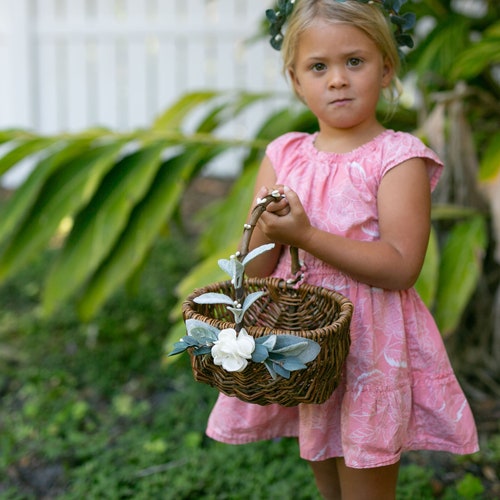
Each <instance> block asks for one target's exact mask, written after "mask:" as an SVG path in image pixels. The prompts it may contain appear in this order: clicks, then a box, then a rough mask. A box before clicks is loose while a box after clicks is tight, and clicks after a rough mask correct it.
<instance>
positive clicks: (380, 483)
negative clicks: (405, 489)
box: [337, 458, 399, 500]
mask: <svg viewBox="0 0 500 500" xmlns="http://www.w3.org/2000/svg"><path fill="white" fill-rule="evenodd" d="M337 471H338V475H339V479H340V489H341V491H342V497H341V498H342V500H359V499H361V498H362V499H363V500H394V499H395V498H396V485H397V482H398V472H399V462H398V463H395V464H392V465H386V466H384V467H374V468H372V469H353V468H351V467H347V466H346V464H345V462H344V459H343V458H338V459H337Z"/></svg>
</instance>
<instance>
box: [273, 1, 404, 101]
mask: <svg viewBox="0 0 500 500" xmlns="http://www.w3.org/2000/svg"><path fill="white" fill-rule="evenodd" d="M318 18H319V19H322V20H323V21H326V22H329V23H332V24H334V23H343V24H347V25H351V26H354V27H356V28H358V29H360V30H361V31H363V32H364V33H365V34H366V35H367V36H368V37H369V38H370V39H371V40H372V41H373V42H374V43H375V45H376V46H377V48H378V49H379V50H380V53H381V54H382V57H383V58H384V60H385V61H386V62H387V64H389V65H390V66H391V68H392V69H393V72H394V76H393V78H392V81H391V83H390V85H389V86H388V87H387V88H385V89H383V91H382V95H383V96H384V98H385V99H386V100H387V101H388V102H389V103H391V104H395V103H396V102H397V101H398V99H399V97H400V95H401V93H402V85H401V82H400V80H399V78H398V76H397V74H398V72H399V70H400V66H401V64H400V59H399V53H398V46H397V43H396V40H395V38H394V35H393V33H392V30H391V27H390V24H389V21H388V20H387V19H386V17H385V16H384V14H383V13H382V12H381V11H380V8H379V7H378V6H377V5H374V4H365V3H362V2H359V1H358V0H346V1H343V2H340V1H337V0H297V1H296V4H295V8H294V10H293V13H292V15H291V18H290V22H289V25H288V28H287V30H286V33H285V35H284V39H283V45H282V48H281V52H282V54H283V69H284V72H285V73H288V72H289V71H290V69H293V67H294V64H295V59H296V55H297V49H298V44H299V39H300V35H302V33H303V32H304V31H305V30H307V28H309V27H310V26H311V24H312V23H313V22H314V21H315V20H316V19H318Z"/></svg>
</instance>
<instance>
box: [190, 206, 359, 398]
mask: <svg viewBox="0 0 500 500" xmlns="http://www.w3.org/2000/svg"><path fill="white" fill-rule="evenodd" d="M266 201H267V202H269V201H272V200H266ZM267 204H268V203H262V204H261V206H259V207H258V208H257V209H256V210H257V211H258V212H260V213H262V211H263V210H265V206H267ZM260 213H255V214H254V213H253V214H252V215H253V216H254V215H255V216H254V217H253V219H254V220H256V219H257V218H258V216H260ZM254 225H255V223H253V224H251V225H245V229H246V230H247V231H246V233H249V234H244V238H243V240H242V252H243V253H246V252H245V250H247V249H248V242H249V240H250V236H251V231H252V229H253V226H254ZM250 226H251V227H250ZM293 250H294V253H293V255H295V258H294V259H293V261H294V265H293V267H295V266H296V262H297V257H296V256H297V252H296V249H293ZM293 271H295V270H294V269H292V272H293ZM294 274H295V273H294ZM244 290H245V293H252V292H256V291H260V290H264V291H265V292H266V295H264V296H263V297H261V298H260V299H259V300H258V301H257V302H256V303H254V304H253V305H252V306H251V308H250V309H249V310H248V311H247V312H246V314H245V325H244V327H245V329H246V331H247V332H248V334H249V335H251V336H253V337H254V338H258V337H261V336H263V335H270V334H277V335H280V334H289V335H290V334H291V335H295V336H298V337H305V338H308V339H310V340H314V341H316V342H317V343H318V344H319V345H320V347H321V350H320V353H319V355H318V356H317V357H316V359H315V360H314V361H312V362H310V363H309V364H308V366H307V368H306V369H303V370H297V371H293V372H292V373H291V376H290V378H289V379H286V378H283V377H280V376H278V377H277V378H275V379H273V378H272V377H271V375H270V374H269V372H268V370H267V368H266V367H265V365H264V364H263V363H255V362H250V363H249V364H248V366H247V367H246V368H245V369H244V370H243V371H242V372H228V371H226V370H224V369H223V368H222V367H221V366H217V365H215V364H214V363H213V358H212V356H211V355H210V354H202V355H193V354H192V352H190V355H191V365H192V368H193V374H194V378H195V380H197V381H198V382H204V383H206V384H209V385H211V386H214V387H217V389H219V391H220V392H222V393H224V394H226V395H228V396H235V397H237V398H239V399H241V400H242V401H245V402H248V403H256V404H259V405H268V404H272V403H277V404H280V405H282V406H296V405H298V404H300V403H314V404H320V403H324V402H325V401H326V400H327V399H328V398H329V397H330V396H331V394H332V392H333V390H334V389H335V388H336V387H337V385H338V384H339V381H340V378H341V376H342V370H343V365H344V361H345V359H346V357H347V354H348V352H349V346H350V336H349V324H350V321H351V316H352V310H353V306H352V303H351V302H350V301H349V300H348V299H347V298H345V297H344V296H342V295H340V294H339V293H337V292H335V291H333V290H328V289H326V288H321V287H317V286H313V285H309V284H305V283H302V284H300V285H299V286H298V287H296V286H294V285H293V284H291V283H289V282H287V281H286V280H283V279H280V278H249V279H246V280H245V282H244ZM207 292H216V293H223V294H226V295H229V296H231V295H234V288H233V285H232V284H231V282H230V281H224V282H219V283H214V284H212V285H209V286H207V287H204V288H199V289H197V290H195V291H194V292H193V293H192V294H191V295H190V296H189V297H187V299H186V300H185V302H184V303H183V307H182V310H183V316H184V320H188V319H196V320H200V321H203V322H205V323H208V324H210V325H212V326H215V327H216V328H218V329H220V330H222V329H224V328H235V323H234V318H233V316H232V314H231V312H230V311H228V310H227V307H226V306H225V305H222V304H197V303H195V302H194V299H195V298H196V297H198V296H199V295H202V294H204V293H207Z"/></svg>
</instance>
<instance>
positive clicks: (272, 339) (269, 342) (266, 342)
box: [255, 335, 276, 351]
mask: <svg viewBox="0 0 500 500" xmlns="http://www.w3.org/2000/svg"><path fill="white" fill-rule="evenodd" d="M255 343H256V344H262V345H263V346H265V347H266V348H267V349H268V350H269V351H272V350H273V349H274V346H275V345H276V335H263V336H262V337H259V338H258V339H255Z"/></svg>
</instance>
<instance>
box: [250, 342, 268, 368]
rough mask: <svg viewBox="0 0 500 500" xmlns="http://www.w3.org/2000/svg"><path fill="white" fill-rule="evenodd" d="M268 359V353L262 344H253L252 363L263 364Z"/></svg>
mask: <svg viewBox="0 0 500 500" xmlns="http://www.w3.org/2000/svg"><path fill="white" fill-rule="evenodd" d="M268 357H269V351H268V350H267V349H266V347H265V346H264V345H263V344H258V343H257V342H255V350H254V351H253V353H252V361H253V362H254V363H263V362H264V361H265V360H266V359H267V358H268Z"/></svg>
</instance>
